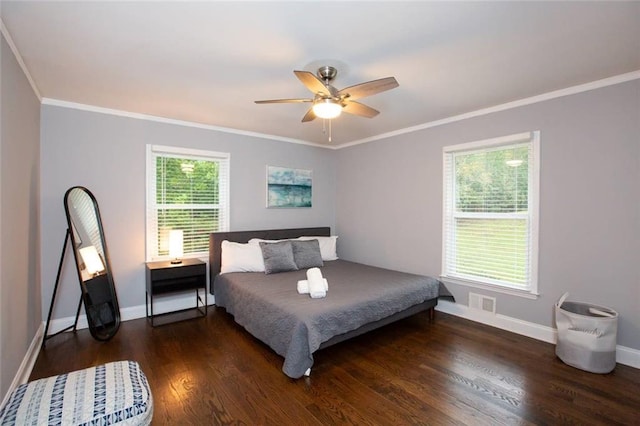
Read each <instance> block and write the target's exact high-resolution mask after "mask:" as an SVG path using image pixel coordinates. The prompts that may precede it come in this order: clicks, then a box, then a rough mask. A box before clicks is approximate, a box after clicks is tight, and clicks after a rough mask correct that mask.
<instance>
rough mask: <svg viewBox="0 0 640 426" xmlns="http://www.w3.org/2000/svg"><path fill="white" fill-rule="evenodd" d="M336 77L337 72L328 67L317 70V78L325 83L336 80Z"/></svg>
mask: <svg viewBox="0 0 640 426" xmlns="http://www.w3.org/2000/svg"><path fill="white" fill-rule="evenodd" d="M336 75H338V70H337V69H335V68H334V67H332V66H330V65H326V66H324V67H320V68H318V77H320V78H321V79H323V80H324V81H326V82H327V83H328V82H330V81H331V80H333V79H334V78H336Z"/></svg>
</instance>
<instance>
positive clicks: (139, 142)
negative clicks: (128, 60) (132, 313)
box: [41, 105, 335, 318]
mask: <svg viewBox="0 0 640 426" xmlns="http://www.w3.org/2000/svg"><path fill="white" fill-rule="evenodd" d="M41 143H42V146H41V150H42V158H43V159H44V161H43V162H42V167H41V173H42V188H41V192H42V198H41V199H42V205H41V211H42V215H41V226H42V253H43V255H42V276H43V282H42V290H43V296H42V298H43V302H44V305H46V307H45V309H48V301H49V298H50V297H51V292H52V289H53V285H54V280H55V275H56V270H57V267H58V261H59V256H60V251H61V247H62V242H63V239H64V235H65V230H66V219H65V216H64V207H63V197H64V193H65V191H66V190H67V189H68V188H70V187H71V186H74V185H83V186H86V187H87V188H89V189H90V190H91V191H92V192H93V194H94V195H95V196H96V199H97V200H98V203H99V206H100V212H101V215H102V221H103V225H104V229H105V234H106V240H107V244H108V247H109V256H110V260H111V266H112V269H113V273H114V279H115V283H116V289H117V293H118V299H119V302H120V307H121V308H127V307H133V306H142V305H144V302H145V300H144V299H145V296H144V287H145V276H144V262H145V214H146V213H145V165H146V163H145V161H146V160H145V158H146V157H145V155H146V144H148V143H151V144H157V145H169V146H183V147H188V148H193V149H207V150H212V151H221V152H229V153H231V218H230V226H231V230H249V229H263V228H286V227H304V226H319V225H326V226H331V227H332V228H333V227H334V225H335V202H334V199H335V160H334V152H333V151H330V150H327V149H323V148H317V147H311V146H306V145H298V144H291V143H286V142H279V141H273V140H268V139H260V138H254V137H249V136H242V135H236V134H230V133H223V132H219V131H213V130H208V129H199V128H193V127H184V126H180V125H175V124H165V123H159V122H153V121H146V120H139V119H133V118H126V117H120V116H114V115H107V114H101V113H95V112H88V111H82V110H76V109H70V108H63V107H58V106H52V105H43V107H42V141H41ZM267 165H274V166H285V167H293V168H300V169H311V170H313V207H312V208H310V209H266V208H265V203H266V201H265V197H266V182H265V178H266V166H267ZM59 291H60V293H59V298H58V300H57V301H56V308H55V310H54V318H64V317H69V316H73V315H74V314H75V307H76V306H77V303H78V297H79V291H80V290H79V288H78V283H77V276H76V273H75V270H74V269H73V263H72V256H67V259H66V263H65V266H64V270H63V279H62V281H61V284H60V290H59Z"/></svg>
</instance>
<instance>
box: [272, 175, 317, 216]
mask: <svg viewBox="0 0 640 426" xmlns="http://www.w3.org/2000/svg"><path fill="white" fill-rule="evenodd" d="M311 174H312V172H311V170H301V169H290V168H287V167H275V166H267V207H311Z"/></svg>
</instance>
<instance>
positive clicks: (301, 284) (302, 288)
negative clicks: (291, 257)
mask: <svg viewBox="0 0 640 426" xmlns="http://www.w3.org/2000/svg"><path fill="white" fill-rule="evenodd" d="M322 282H323V283H324V291H329V282H328V281H327V279H326V278H323V279H322ZM298 293H300V294H309V280H300V281H298Z"/></svg>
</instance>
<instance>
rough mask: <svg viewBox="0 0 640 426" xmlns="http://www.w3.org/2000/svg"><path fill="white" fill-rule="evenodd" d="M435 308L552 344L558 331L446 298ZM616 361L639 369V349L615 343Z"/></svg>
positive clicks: (556, 337)
mask: <svg viewBox="0 0 640 426" xmlns="http://www.w3.org/2000/svg"><path fill="white" fill-rule="evenodd" d="M436 310H437V311H440V312H444V313H447V314H451V315H455V316H457V317H460V318H465V319H468V320H471V321H475V322H479V323H482V324H486V325H490V326H492V327H496V328H500V329H502V330H507V331H511V332H513V333H516V334H520V335H522V336H527V337H531V338H532V339H536V340H541V341H543V342H547V343H552V344H554V345H555V343H556V341H557V339H558V332H557V330H556V329H555V328H552V327H547V326H544V325H540V324H536V323H533V322H529V321H523V320H520V319H517V318H512V317H508V316H506V315H502V314H492V313H489V312H484V311H481V310H478V309H471V308H469V307H468V306H465V305H460V304H458V303H453V302H448V301H446V300H442V301H438V306H436ZM616 362H618V363H620V364H623V365H628V366H629V367H634V368H638V369H640V350H637V349H633V348H628V347H626V346H620V345H617V346H616Z"/></svg>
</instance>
